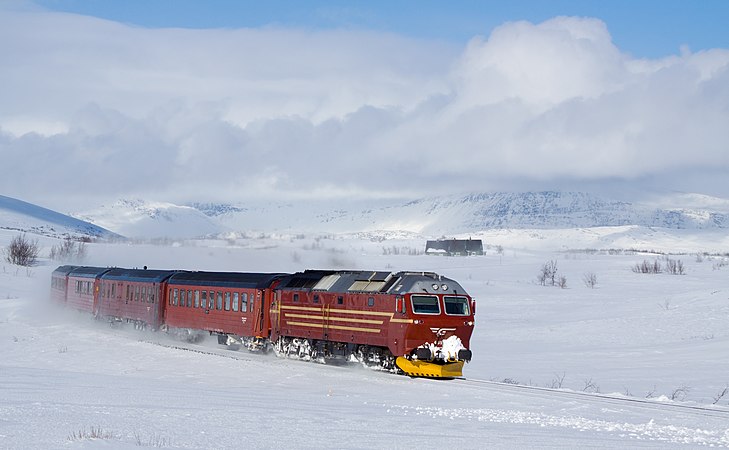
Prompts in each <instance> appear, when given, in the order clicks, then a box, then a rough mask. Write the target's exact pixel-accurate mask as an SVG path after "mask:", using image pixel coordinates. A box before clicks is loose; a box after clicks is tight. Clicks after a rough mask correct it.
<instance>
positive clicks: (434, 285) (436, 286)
mask: <svg viewBox="0 0 729 450" xmlns="http://www.w3.org/2000/svg"><path fill="white" fill-rule="evenodd" d="M432 287H433V290H434V291H437V290H438V288H439V286H438V285H437V284H436V283H433V286H432Z"/></svg>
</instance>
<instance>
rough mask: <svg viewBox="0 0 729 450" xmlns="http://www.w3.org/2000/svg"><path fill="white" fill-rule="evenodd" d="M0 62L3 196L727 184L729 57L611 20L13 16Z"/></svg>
mask: <svg viewBox="0 0 729 450" xmlns="http://www.w3.org/2000/svg"><path fill="white" fill-rule="evenodd" d="M0 60H2V61H3V70H2V71H0V157H1V159H2V162H3V167H5V168H6V170H5V171H3V172H4V174H3V177H0V191H2V192H3V193H5V194H6V195H10V196H16V197H20V198H23V199H26V200H36V201H40V200H42V199H48V201H47V202H46V203H48V202H58V201H60V200H58V199H61V198H64V197H66V196H67V197H69V198H74V199H89V198H92V197H93V198H99V199H103V198H108V199H111V198H117V197H122V196H132V195H134V196H144V197H146V198H156V199H163V200H169V201H178V202H182V201H208V200H214V201H221V200H222V201H246V200H250V199H262V198H275V199H295V198H362V197H393V196H415V195H431V194H437V193H453V192H463V191H482V190H503V189H504V188H506V189H519V188H520V187H523V186H528V187H529V188H533V187H535V186H536V187H539V188H544V189H553V188H557V189H558V188H560V187H562V186H563V185H565V184H566V183H583V182H584V183H592V184H600V183H602V182H603V181H605V182H607V181H610V182H615V181H616V180H617V181H619V182H620V181H627V182H635V181H640V180H650V182H652V183H655V184H661V185H663V186H664V187H666V188H669V189H670V188H681V189H685V190H686V189H688V190H695V191H707V190H708V191H713V192H712V193H714V194H723V195H727V196H729V188H727V187H725V186H724V184H729V183H725V182H723V181H722V180H726V179H727V178H726V176H727V175H729V50H726V49H711V50H705V51H700V52H696V53H692V52H690V51H688V50H685V51H683V52H682V53H681V54H680V55H670V56H667V57H665V58H662V59H656V60H645V59H634V58H632V57H631V56H629V55H628V54H626V53H624V52H621V51H620V49H619V48H616V47H615V45H613V43H612V41H611V37H610V33H609V31H608V28H607V26H606V25H605V24H604V23H603V22H601V21H599V20H596V19H590V18H574V17H557V18H554V19H551V20H548V21H546V22H543V23H539V24H532V23H528V22H515V23H506V24H503V25H502V26H500V27H497V28H495V29H494V30H492V31H491V33H490V34H489V35H488V36H478V37H474V38H473V39H472V40H471V41H470V42H469V43H468V45H467V46H466V47H465V48H453V47H452V46H449V45H446V44H443V43H439V42H434V41H424V40H414V39H408V38H406V37H403V36H398V35H393V34H383V33H374V32H366V31H348V30H335V31H331V30H330V31H316V30H301V29H278V28H262V29H233V30H225V29H221V30H217V29H215V30H187V29H144V28H137V27H132V26H127V25H123V24H119V23H115V22H109V21H104V20H99V19H94V18H90V17H83V16H78V15H72V14H62V13H51V12H45V11H40V10H32V11H29V10H26V11H8V10H6V11H0ZM680 182H682V183H683V184H684V185H681V183H680ZM722 189H723V191H722ZM717 191H721V192H717Z"/></svg>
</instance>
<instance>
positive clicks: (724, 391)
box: [711, 384, 729, 405]
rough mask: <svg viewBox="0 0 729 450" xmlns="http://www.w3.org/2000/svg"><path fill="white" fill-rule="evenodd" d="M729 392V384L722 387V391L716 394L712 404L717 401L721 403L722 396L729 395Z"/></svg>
mask: <svg viewBox="0 0 729 450" xmlns="http://www.w3.org/2000/svg"><path fill="white" fill-rule="evenodd" d="M727 394H729V384H727V385H726V386H724V389H722V390H721V391H719V393H717V394H716V395H715V396H714V401H713V402H712V403H711V404H712V405H716V404H717V403H719V400H721V399H722V398H724V396H725V395H727Z"/></svg>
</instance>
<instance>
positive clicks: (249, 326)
mask: <svg viewBox="0 0 729 450" xmlns="http://www.w3.org/2000/svg"><path fill="white" fill-rule="evenodd" d="M281 276H282V274H268V273H233V272H179V273H176V274H174V275H173V276H172V277H170V279H169V281H168V286H167V305H166V308H165V323H166V325H167V326H168V327H170V328H175V329H178V330H187V331H188V332H191V331H192V330H204V331H208V332H210V333H212V334H217V335H218V342H220V343H221V344H228V345H244V346H246V347H247V348H249V349H251V350H259V349H265V348H267V346H268V334H269V330H270V321H269V315H268V314H267V312H268V306H269V305H270V304H271V299H270V297H271V290H270V287H271V286H272V284H274V283H275V282H276V280H277V279H278V278H280V277H281Z"/></svg>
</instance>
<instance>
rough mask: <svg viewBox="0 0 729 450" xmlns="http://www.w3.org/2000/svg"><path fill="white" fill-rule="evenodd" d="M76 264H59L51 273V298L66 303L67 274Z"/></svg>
mask: <svg viewBox="0 0 729 450" xmlns="http://www.w3.org/2000/svg"><path fill="white" fill-rule="evenodd" d="M76 268H78V266H60V267H59V268H57V269H56V270H54V271H53V273H52V274H51V300H53V301H54V302H56V303H59V304H65V303H66V293H67V292H68V274H69V273H71V272H72V271H73V270H74V269H76Z"/></svg>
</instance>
